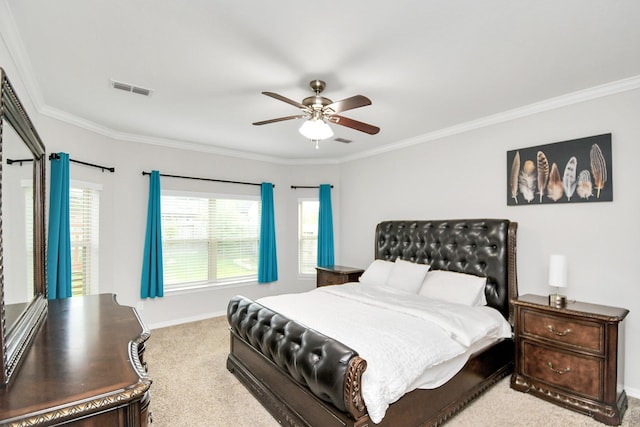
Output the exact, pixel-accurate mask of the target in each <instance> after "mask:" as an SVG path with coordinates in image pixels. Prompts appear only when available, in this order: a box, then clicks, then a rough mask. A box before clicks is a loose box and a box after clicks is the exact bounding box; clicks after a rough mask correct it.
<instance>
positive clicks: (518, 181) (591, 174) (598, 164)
mask: <svg viewBox="0 0 640 427" xmlns="http://www.w3.org/2000/svg"><path fill="white" fill-rule="evenodd" d="M611 158H612V154H611V134H610V133H608V134H602V135H596V136H589V137H586V138H579V139H572V140H568V141H562V142H555V143H551V144H544V145H538V146H533V147H526V148H519V149H516V150H512V151H507V205H509V206H516V205H519V206H523V205H526V206H530V205H544V204H558V203H573V204H575V203H593V202H609V201H612V200H613V182H612V163H611Z"/></svg>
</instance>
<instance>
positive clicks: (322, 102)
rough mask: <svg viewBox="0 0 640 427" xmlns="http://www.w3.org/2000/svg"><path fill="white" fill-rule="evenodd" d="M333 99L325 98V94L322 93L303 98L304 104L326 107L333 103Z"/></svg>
mask: <svg viewBox="0 0 640 427" xmlns="http://www.w3.org/2000/svg"><path fill="white" fill-rule="evenodd" d="M332 102H333V101H332V100H330V99H329V98H325V97H324V96H320V95H315V96H308V97H306V98H305V99H303V100H302V105H306V106H307V107H314V106H317V107H320V108H322V107H324V106H327V105H329V104H331V103H332Z"/></svg>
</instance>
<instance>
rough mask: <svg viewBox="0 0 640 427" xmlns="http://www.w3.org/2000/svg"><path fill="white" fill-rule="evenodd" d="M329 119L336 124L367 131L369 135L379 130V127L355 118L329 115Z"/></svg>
mask: <svg viewBox="0 0 640 427" xmlns="http://www.w3.org/2000/svg"><path fill="white" fill-rule="evenodd" d="M329 121H331V122H332V123H335V124H337V125H341V126H346V127H348V128H352V129H355V130H359V131H360V132H364V133H368V134H369V135H375V134H377V133H378V132H380V128H379V127H377V126H373V125H370V124H367V123H363V122H359V121H357V120H353V119H350V118H348V117H342V116H338V115H335V114H334V115H332V116H329Z"/></svg>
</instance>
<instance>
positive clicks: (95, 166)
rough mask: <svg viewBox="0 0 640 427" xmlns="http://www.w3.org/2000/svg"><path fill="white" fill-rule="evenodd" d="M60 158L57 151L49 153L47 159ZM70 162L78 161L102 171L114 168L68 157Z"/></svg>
mask: <svg viewBox="0 0 640 427" xmlns="http://www.w3.org/2000/svg"><path fill="white" fill-rule="evenodd" d="M59 158H60V156H59V155H58V153H51V155H49V160H58V159H59ZM69 161H70V162H73V163H78V164H81V165H85V166H91V167H93V168H98V169H102V172H104V171H105V170H107V171H109V172H115V171H116V168H110V167H107V166H100V165H95V164H93V163H87V162H83V161H81V160H74V159H69Z"/></svg>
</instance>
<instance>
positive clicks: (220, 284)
mask: <svg viewBox="0 0 640 427" xmlns="http://www.w3.org/2000/svg"><path fill="white" fill-rule="evenodd" d="M164 196H174V197H193V198H203V199H206V200H208V201H209V202H210V201H211V200H213V199H223V200H244V201H255V202H257V203H258V209H259V210H258V221H257V230H256V232H257V240H256V243H257V245H258V250H259V245H260V212H261V209H262V200H261V197H260V196H258V195H250V194H240V193H220V192H203V191H193V190H175V189H166V190H165V189H162V190H161V192H160V198H161V202H160V203H161V205H162V198H163V197H164ZM161 211H162V210H161ZM161 214H164V213H163V212H161ZM164 231H165V230H164V222H163V230H162V241H163V267H164V262H165V251H164V247H165V233H164ZM206 241H209V240H206ZM258 257H259V255H257V256H256V262H257V261H258ZM211 262H212V259H211V258H209V259H208V263H211ZM163 270H164V268H163ZM163 274H164V272H163ZM163 279H164V277H163ZM257 282H258V274H257V270H256V274H255V275H247V276H243V277H240V278H237V279H227V280H219V281H212V280H210V279H207V280H201V281H194V282H184V283H180V284H173V285H167V283H166V281H165V282H164V293H165V295H177V294H180V293H189V292H193V291H201V290H210V289H222V288H231V287H236V286H246V285H252V284H255V283H257Z"/></svg>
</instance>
